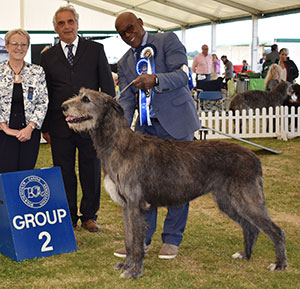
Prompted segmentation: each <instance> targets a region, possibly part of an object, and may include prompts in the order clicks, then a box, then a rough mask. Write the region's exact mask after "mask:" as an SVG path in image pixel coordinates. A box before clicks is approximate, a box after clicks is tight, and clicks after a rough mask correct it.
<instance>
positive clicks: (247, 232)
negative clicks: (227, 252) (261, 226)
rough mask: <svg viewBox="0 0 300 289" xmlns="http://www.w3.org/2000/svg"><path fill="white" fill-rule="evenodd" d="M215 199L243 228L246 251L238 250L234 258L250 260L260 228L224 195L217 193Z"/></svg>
mask: <svg viewBox="0 0 300 289" xmlns="http://www.w3.org/2000/svg"><path fill="white" fill-rule="evenodd" d="M214 198H215V201H216V202H217V204H218V207H219V209H220V210H221V211H222V212H223V213H225V214H226V215H227V216H228V217H229V218H231V219H232V220H233V221H235V222H236V223H237V224H239V225H240V226H241V227H242V229H243V235H244V246H245V251H244V252H237V253H235V254H233V255H232V257H233V258H234V259H242V258H247V259H248V260H249V259H250V258H251V255H252V252H253V249H254V246H255V243H256V240H257V237H258V234H259V230H258V229H257V228H256V226H254V225H252V224H251V223H249V222H248V221H247V220H246V219H245V218H243V217H242V216H241V215H240V214H239V213H238V212H237V210H235V209H234V207H233V206H232V205H231V203H230V201H229V200H226V198H224V196H223V197H222V198H218V197H217V196H216V195H215V196H214Z"/></svg>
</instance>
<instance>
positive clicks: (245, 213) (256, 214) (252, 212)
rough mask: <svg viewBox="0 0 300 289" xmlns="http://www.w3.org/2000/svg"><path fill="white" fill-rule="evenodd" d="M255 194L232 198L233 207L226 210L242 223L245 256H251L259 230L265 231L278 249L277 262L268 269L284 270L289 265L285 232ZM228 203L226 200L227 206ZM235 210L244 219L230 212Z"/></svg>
mask: <svg viewBox="0 0 300 289" xmlns="http://www.w3.org/2000/svg"><path fill="white" fill-rule="evenodd" d="M253 196H258V194H256V193H252V194H251V195H249V194H245V193H241V194H240V195H239V196H238V197H236V198H234V199H232V200H231V202H232V207H230V210H229V211H228V209H227V208H226V206H225V210H224V212H225V213H226V214H227V215H228V216H230V217H231V218H232V219H234V220H237V221H239V224H241V226H242V228H243V231H244V238H245V256H246V257H247V258H248V259H249V258H250V256H251V253H252V250H253V247H254V244H255V241H256V239H257V235H258V233H259V231H263V232H264V233H265V234H266V235H267V236H268V237H269V238H270V239H271V241H272V242H273V244H274V247H275V250H276V261H275V264H271V265H270V266H269V267H268V270H271V271H273V270H284V269H285V268H286V267H287V258H286V249H285V233H284V231H283V230H281V229H280V228H279V227H278V226H277V225H276V224H274V223H273V221H272V220H271V218H270V217H269V215H268V212H267V208H266V206H265V203H264V200H262V199H259V198H255V197H253ZM228 203H229V202H226V204H227V207H228ZM219 206H220V205H219ZM223 206H224V205H223ZM233 207H234V208H233ZM220 208H221V207H220ZM234 210H235V211H236V212H238V215H239V216H240V217H241V218H242V219H244V220H243V221H242V222H241V220H238V218H234V217H233V216H232V214H230V212H234ZM228 212H229V213H228ZM235 256H237V255H235Z"/></svg>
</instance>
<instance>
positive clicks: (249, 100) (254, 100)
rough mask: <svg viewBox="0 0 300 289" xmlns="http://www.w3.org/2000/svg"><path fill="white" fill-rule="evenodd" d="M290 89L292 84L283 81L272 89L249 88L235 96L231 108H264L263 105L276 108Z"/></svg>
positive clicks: (285, 97) (240, 109)
mask: <svg viewBox="0 0 300 289" xmlns="http://www.w3.org/2000/svg"><path fill="white" fill-rule="evenodd" d="M289 89H290V84H289V83H288V82H286V81H282V82H280V83H279V84H278V85H277V86H276V87H275V88H274V89H273V90H272V91H262V90H247V91H244V92H241V93H238V94H237V95H235V96H234V97H233V99H232V100H231V102H230V106H229V109H230V110H234V111H235V110H239V111H242V110H243V109H245V110H249V109H250V108H252V109H255V108H259V109H262V108H263V107H266V108H268V107H270V106H272V107H274V108H275V107H276V106H280V105H282V104H283V102H284V101H285V100H286V99H287V98H288V95H289Z"/></svg>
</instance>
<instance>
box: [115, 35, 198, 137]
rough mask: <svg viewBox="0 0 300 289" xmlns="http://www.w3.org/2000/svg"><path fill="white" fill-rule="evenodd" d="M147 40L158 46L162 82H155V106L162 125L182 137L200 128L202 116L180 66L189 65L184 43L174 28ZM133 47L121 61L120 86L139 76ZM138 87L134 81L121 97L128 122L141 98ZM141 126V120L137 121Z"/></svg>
mask: <svg viewBox="0 0 300 289" xmlns="http://www.w3.org/2000/svg"><path fill="white" fill-rule="evenodd" d="M147 43H151V44H153V45H154V46H155V47H156V50H157V53H156V56H155V71H156V73H155V74H156V75H157V77H158V79H159V85H158V86H155V88H154V91H155V94H154V98H153V102H152V107H153V110H154V112H155V114H156V117H157V118H158V120H159V122H160V123H161V125H162V126H163V128H164V129H165V130H166V131H167V132H168V133H169V134H170V135H171V136H172V137H174V138H176V139H183V138H185V137H186V136H188V135H190V134H191V133H193V132H194V131H195V130H197V129H199V128H200V121H199V116H198V114H197V110H196V108H195V104H194V100H193V98H192V95H191V93H190V91H189V88H188V77H187V75H186V73H185V72H184V71H183V70H182V69H181V66H182V65H183V64H186V65H187V57H186V51H185V47H184V46H183V45H182V43H181V42H180V41H179V39H178V37H177V36H176V34H174V33H172V32H168V33H157V34H149V35H148V39H147ZM135 63H136V61H135V59H134V54H133V50H132V49H129V50H128V51H127V52H126V53H125V55H124V56H123V57H122V58H121V59H120V61H119V62H118V76H119V84H120V89H122V88H124V87H125V86H126V85H127V84H128V83H130V82H131V81H132V80H133V79H135V78H136V77H137V74H136V71H135ZM137 95H138V88H137V87H135V86H134V85H132V86H131V87H130V88H129V89H127V90H126V91H125V92H124V93H123V94H122V95H121V96H120V99H119V103H120V105H121V106H122V107H123V109H124V111H125V117H126V118H127V120H128V122H129V124H131V122H132V118H133V114H134V110H135V109H136V106H137V103H138V100H137ZM137 129H138V130H140V129H141V130H142V128H139V123H138V124H137Z"/></svg>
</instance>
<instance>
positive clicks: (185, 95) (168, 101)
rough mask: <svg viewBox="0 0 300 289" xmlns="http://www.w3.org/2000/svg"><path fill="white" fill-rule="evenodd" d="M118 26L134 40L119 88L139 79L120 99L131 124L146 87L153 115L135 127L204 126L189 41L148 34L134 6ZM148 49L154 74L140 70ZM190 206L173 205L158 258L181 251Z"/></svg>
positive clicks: (174, 132)
mask: <svg viewBox="0 0 300 289" xmlns="http://www.w3.org/2000/svg"><path fill="white" fill-rule="evenodd" d="M115 27H116V30H117V31H118V33H119V35H120V36H121V38H122V39H123V41H124V42H126V43H127V44H128V45H130V46H131V48H130V49H129V50H128V51H127V52H126V54H125V55H124V56H123V57H122V58H121V60H120V61H119V62H118V76H119V85H120V89H121V90H122V89H123V88H124V87H125V86H126V85H127V84H129V83H130V82H131V81H134V85H132V86H130V87H129V88H128V89H127V90H126V91H124V93H122V94H121V96H120V99H119V103H120V105H121V106H122V107H123V109H124V111H125V117H126V118H127V120H128V122H129V125H130V124H131V122H132V119H133V114H134V111H135V109H136V107H137V106H138V103H139V102H141V100H140V99H139V95H141V94H142V93H143V91H146V92H147V93H148V95H150V96H149V97H151V103H150V104H149V107H148V108H149V114H147V117H146V118H147V120H148V121H146V123H145V124H143V123H140V121H137V125H136V130H137V131H140V132H141V133H143V134H147V135H153V136H157V137H159V138H168V139H177V140H192V139H193V137H194V132H195V131H196V130H198V129H199V128H200V121H199V117H198V114H197V111H196V108H195V105H194V101H193V98H192V95H191V93H190V91H189V88H188V66H187V57H186V51H185V47H184V46H183V45H182V43H181V42H180V41H179V39H178V38H177V36H176V35H175V34H174V33H157V34H148V33H147V32H146V31H145V30H144V28H143V21H142V19H140V18H137V17H136V16H135V15H134V14H133V13H130V12H125V13H122V14H120V15H119V16H118V17H117V19H116V22H115ZM149 49H150V50H152V57H150V58H149V59H151V68H152V69H151V70H152V72H154V71H155V73H152V74H151V73H149V70H148V71H147V73H142V74H140V71H139V68H137V70H138V73H137V72H136V63H137V62H139V59H140V54H141V52H142V51H145V50H146V51H147V50H149ZM142 56H143V55H142ZM144 59H145V58H144ZM149 61H150V60H149ZM149 66H150V64H149ZM138 74H140V75H139V76H138ZM147 93H146V94H147ZM140 106H141V105H140ZM139 109H140V107H139ZM149 118H150V122H149ZM170 194H172V192H170ZM188 210H189V204H188V203H187V204H185V205H183V206H181V207H179V208H168V214H167V216H166V219H165V222H164V231H163V234H162V241H163V246H162V248H161V250H160V252H159V255H158V256H159V258H162V259H171V258H175V257H176V256H177V253H178V246H179V244H180V242H181V241H182V234H183V231H184V228H185V225H186V221H187V216H188ZM156 219H157V210H151V211H149V212H148V213H147V221H148V223H149V229H148V232H147V236H146V239H145V245H146V246H148V245H149V244H150V242H151V238H152V235H153V233H154V232H155V230H156ZM126 253H127V252H126V249H125V248H121V249H119V250H117V251H116V252H115V253H114V254H115V255H116V256H118V257H125V256H126Z"/></svg>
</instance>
